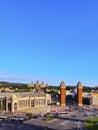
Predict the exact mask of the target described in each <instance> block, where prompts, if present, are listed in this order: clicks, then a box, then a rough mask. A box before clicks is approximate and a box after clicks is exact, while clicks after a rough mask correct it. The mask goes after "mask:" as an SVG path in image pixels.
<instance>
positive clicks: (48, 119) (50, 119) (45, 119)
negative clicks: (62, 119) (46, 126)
mask: <svg viewBox="0 0 98 130" xmlns="http://www.w3.org/2000/svg"><path fill="white" fill-rule="evenodd" d="M55 119H56V118H53V117H48V118H44V119H43V120H44V121H52V120H55Z"/></svg>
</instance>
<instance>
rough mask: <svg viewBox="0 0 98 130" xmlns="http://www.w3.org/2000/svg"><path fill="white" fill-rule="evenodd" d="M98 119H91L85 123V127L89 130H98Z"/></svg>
mask: <svg viewBox="0 0 98 130" xmlns="http://www.w3.org/2000/svg"><path fill="white" fill-rule="evenodd" d="M96 123H98V118H91V119H88V120H86V121H85V127H86V128H87V129H88V130H98V125H97V124H96Z"/></svg>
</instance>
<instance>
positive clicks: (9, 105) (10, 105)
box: [8, 102, 12, 112]
mask: <svg viewBox="0 0 98 130" xmlns="http://www.w3.org/2000/svg"><path fill="white" fill-rule="evenodd" d="M11 108H12V104H11V103H10V102H9V103H8V111H9V112H11Z"/></svg>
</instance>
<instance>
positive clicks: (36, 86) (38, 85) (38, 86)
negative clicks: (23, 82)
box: [28, 80, 48, 92]
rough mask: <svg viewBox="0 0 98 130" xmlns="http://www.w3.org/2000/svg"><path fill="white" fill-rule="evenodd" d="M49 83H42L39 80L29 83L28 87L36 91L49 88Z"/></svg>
mask: <svg viewBox="0 0 98 130" xmlns="http://www.w3.org/2000/svg"><path fill="white" fill-rule="evenodd" d="M47 87H48V84H44V82H42V83H40V82H39V80H38V81H37V82H36V83H35V84H34V83H33V82H31V83H30V84H28V88H30V89H33V90H34V91H37V92H40V91H42V90H45V89H47Z"/></svg>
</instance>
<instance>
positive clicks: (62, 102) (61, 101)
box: [60, 81, 66, 106]
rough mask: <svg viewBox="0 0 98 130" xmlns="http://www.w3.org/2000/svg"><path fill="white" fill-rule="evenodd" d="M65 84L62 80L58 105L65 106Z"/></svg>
mask: <svg viewBox="0 0 98 130" xmlns="http://www.w3.org/2000/svg"><path fill="white" fill-rule="evenodd" d="M65 89H66V85H65V83H64V82H63V81H62V82H61V84H60V105H61V106H65V104H66V90H65Z"/></svg>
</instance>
